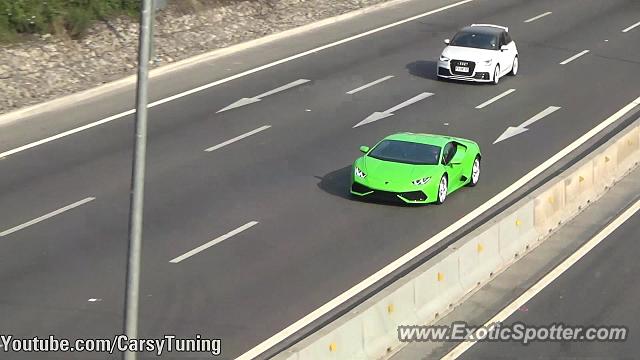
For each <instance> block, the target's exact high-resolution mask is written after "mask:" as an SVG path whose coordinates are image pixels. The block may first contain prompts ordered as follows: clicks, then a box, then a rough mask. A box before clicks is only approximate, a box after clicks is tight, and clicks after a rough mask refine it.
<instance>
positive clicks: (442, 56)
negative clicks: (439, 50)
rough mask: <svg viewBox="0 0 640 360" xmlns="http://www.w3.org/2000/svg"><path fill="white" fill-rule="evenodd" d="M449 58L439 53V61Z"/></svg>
mask: <svg viewBox="0 0 640 360" xmlns="http://www.w3.org/2000/svg"><path fill="white" fill-rule="evenodd" d="M449 60H450V59H449V58H448V57H446V56H444V55H440V61H445V62H446V61H449Z"/></svg>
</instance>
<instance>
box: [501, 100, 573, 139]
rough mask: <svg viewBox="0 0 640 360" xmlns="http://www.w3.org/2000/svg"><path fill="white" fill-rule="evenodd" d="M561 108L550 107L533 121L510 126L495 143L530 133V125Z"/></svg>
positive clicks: (533, 118)
mask: <svg viewBox="0 0 640 360" xmlns="http://www.w3.org/2000/svg"><path fill="white" fill-rule="evenodd" d="M560 109H561V107H559V106H549V107H548V108H546V109H544V110H542V111H540V112H539V113H537V114H536V115H535V116H533V117H532V118H531V119H529V120H527V121H525V122H523V123H522V124H520V125H518V126H509V127H508V128H507V130H505V131H504V132H503V133H502V134H501V135H500V136H499V137H498V138H497V139H496V140H495V141H494V142H493V143H494V144H496V143H499V142H500V141H503V140H506V139H508V138H510V137H512V136H516V135H518V134H522V133H523V132H525V131H528V130H529V129H527V127H528V126H529V125H532V124H533V123H535V122H536V121H538V120H541V119H543V118H545V117H547V116H548V115H550V114H552V113H554V112H556V111H558V110H560Z"/></svg>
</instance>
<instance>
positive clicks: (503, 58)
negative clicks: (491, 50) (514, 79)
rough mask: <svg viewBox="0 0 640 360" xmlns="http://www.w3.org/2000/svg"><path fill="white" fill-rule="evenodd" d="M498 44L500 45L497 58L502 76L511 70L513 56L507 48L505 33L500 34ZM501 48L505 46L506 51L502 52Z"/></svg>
mask: <svg viewBox="0 0 640 360" xmlns="http://www.w3.org/2000/svg"><path fill="white" fill-rule="evenodd" d="M498 44H500V46H499V47H498V49H499V50H498V51H499V52H500V54H499V55H498V58H499V59H500V60H499V61H500V74H501V75H502V74H505V73H506V72H507V71H510V70H511V65H512V63H513V55H512V54H511V53H512V51H511V49H510V48H509V44H508V42H507V33H506V32H505V31H503V32H501V33H500V39H499V41H498ZM503 46H506V49H504V50H503V48H502V47H503Z"/></svg>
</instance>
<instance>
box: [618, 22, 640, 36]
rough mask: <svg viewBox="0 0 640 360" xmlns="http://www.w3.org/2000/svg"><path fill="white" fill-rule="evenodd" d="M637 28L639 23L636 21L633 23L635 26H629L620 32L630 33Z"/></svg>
mask: <svg viewBox="0 0 640 360" xmlns="http://www.w3.org/2000/svg"><path fill="white" fill-rule="evenodd" d="M638 26H640V21H638V22H637V23H635V24H633V25H631V26H629V27H628V28H626V29H624V30H622V32H623V33H626V32H629V31H631V30H632V29H635V28H636V27H638Z"/></svg>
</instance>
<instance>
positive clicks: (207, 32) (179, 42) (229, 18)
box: [0, 0, 388, 113]
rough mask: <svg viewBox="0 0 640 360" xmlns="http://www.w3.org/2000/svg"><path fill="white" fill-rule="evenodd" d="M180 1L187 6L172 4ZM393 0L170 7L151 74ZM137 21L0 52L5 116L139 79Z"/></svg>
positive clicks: (251, 0)
mask: <svg viewBox="0 0 640 360" xmlns="http://www.w3.org/2000/svg"><path fill="white" fill-rule="evenodd" d="M175 1H176V2H177V1H182V0H175ZM385 1H388V0H306V1H305V0H245V1H234V2H227V1H225V2H223V3H224V4H225V5H220V2H215V1H211V2H203V3H204V4H206V5H203V6H202V7H201V9H199V11H198V12H197V13H193V12H192V13H185V11H184V9H182V10H180V9H179V6H178V4H176V2H173V3H171V2H170V4H169V6H168V7H167V8H166V9H164V10H163V11H162V12H160V13H159V14H158V16H157V17H156V26H155V40H156V49H155V51H156V54H155V55H156V60H157V61H156V62H155V63H154V67H156V66H158V65H164V64H167V63H171V62H174V61H178V60H182V59H185V58H187V57H190V56H195V55H199V54H202V53H204V52H207V51H211V50H215V49H218V48H222V47H226V46H229V45H233V44H236V43H239V42H243V41H248V40H251V39H255V38H258V37H260V36H264V35H268V34H272V33H274V32H277V31H282V30H286V29H289V28H292V27H294V26H298V25H302V24H307V23H310V22H312V21H317V20H320V19H323V18H326V17H329V16H335V15H339V14H343V13H345V12H348V11H351V10H354V9H358V8H362V7H365V6H370V5H373V4H378V3H382V2H385ZM135 20H136V19H130V18H127V17H117V18H114V19H110V20H109V24H108V25H107V24H106V23H105V22H96V24H95V25H94V26H93V27H92V28H91V29H89V30H88V31H87V35H86V37H85V38H84V39H81V40H69V39H64V38H57V37H54V36H52V35H51V34H44V35H42V36H36V37H33V40H30V41H28V42H25V43H20V44H10V45H0V93H2V96H1V97H0V113H4V112H8V111H11V110H14V109H16V108H20V107H24V106H28V105H32V104H34V103H38V102H43V101H46V100H50V99H52V98H55V97H59V96H63V95H67V94H70V93H73V92H77V91H82V90H86V89H88V88H90V87H92V86H95V85H98V84H102V83H105V82H108V81H113V80H116V79H118V78H121V77H124V76H127V75H130V74H132V73H134V72H135V71H134V69H135V67H136V63H137V47H138V42H137V40H138V25H137V24H136V23H135Z"/></svg>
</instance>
